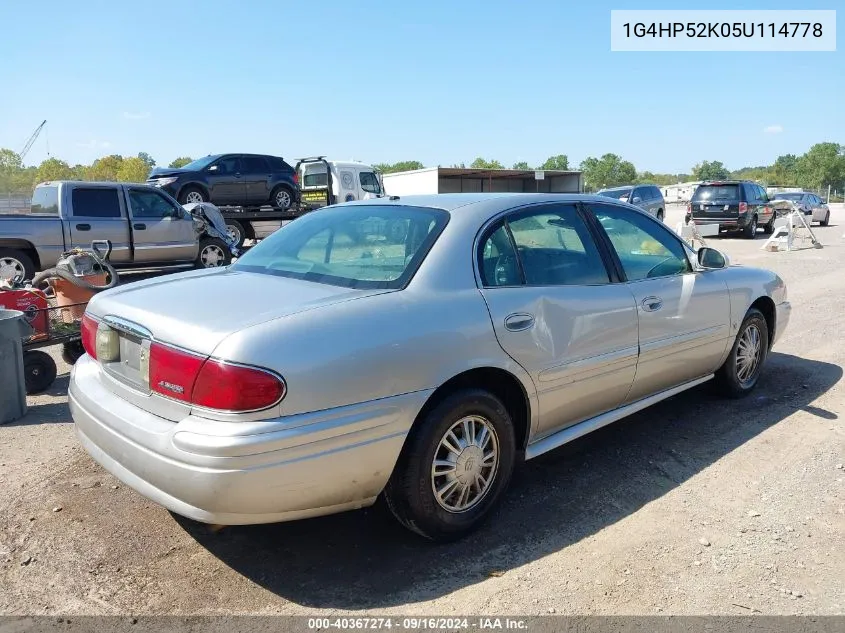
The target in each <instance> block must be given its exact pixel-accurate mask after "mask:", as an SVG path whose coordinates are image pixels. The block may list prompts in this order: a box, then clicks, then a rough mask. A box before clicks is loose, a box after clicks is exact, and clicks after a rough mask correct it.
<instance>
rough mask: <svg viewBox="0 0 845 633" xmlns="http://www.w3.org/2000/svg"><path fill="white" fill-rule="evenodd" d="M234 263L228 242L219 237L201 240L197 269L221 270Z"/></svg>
mask: <svg viewBox="0 0 845 633" xmlns="http://www.w3.org/2000/svg"><path fill="white" fill-rule="evenodd" d="M231 263H232V252H231V251H230V250H229V247H228V246H226V242H224V241H223V240H221V239H219V238H217V237H204V238H202V239H201V240H200V250H199V253H198V254H197V260H196V266H197V268H219V267H220V266H228V265H229V264H231Z"/></svg>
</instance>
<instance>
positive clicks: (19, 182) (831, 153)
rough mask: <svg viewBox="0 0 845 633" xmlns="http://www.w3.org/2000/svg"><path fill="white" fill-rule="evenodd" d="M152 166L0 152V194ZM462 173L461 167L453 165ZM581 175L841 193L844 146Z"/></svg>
mask: <svg viewBox="0 0 845 633" xmlns="http://www.w3.org/2000/svg"><path fill="white" fill-rule="evenodd" d="M191 160H192V159H191V158H190V157H188V156H182V157H179V158H177V159H175V160H173V161H171V162H170V164H169V165H168V166H169V167H182V166H184V165H186V164H188V163H189V162H191ZM155 166H156V161H155V160H154V159H153V158H152V157H151V156H150V155H149V154H148V153H146V152H139V153H138V154H137V155H136V156H120V155H119V154H112V155H110V156H104V157H102V158H98V159H97V160H95V161H94V162H93V163H91V164H90V165H80V164H77V165H73V166H71V165H69V164H68V163H66V162H65V161H63V160H60V159H58V158H48V159H47V160H45V161H43V162H42V163H41V164H40V165H38V166H37V167H35V166H30V167H23V165H22V162H21V158H20V156H18V155H17V154H16V153H15V152H13V151H12V150H9V149H0V191H2V192H6V191H13V192H21V193H23V192H26V191H31V190H32V188H33V187H34V186H35V185H36V184H37V183H39V182H44V181H47V180H89V181H90V180H104V181H114V182H143V181H144V180H146V179H147V175H148V174H149V173H150V170H151V169H152V168H153V167H155ZM373 167H375V168H376V169H377V170H378V171H381V172H382V173H386V174H389V173H393V172H398V171H409V170H413V169H423V168H424V167H425V165H424V164H423V163H422V162H420V161H417V160H405V161H399V162H397V163H392V164H391V163H378V164H375V165H373ZM452 167H462V168H466V164H464V163H461V164H459V165H457V164H456V165H452ZM469 167H470V168H473V169H504V168H505V164H504V163H502V162H500V161H498V160H488V159H486V158H483V157H478V158H476V159H475V160H474V161H472V162H471V163H470V164H469ZM512 169H536V170H551V169H559V170H564V171H565V170H570V169H572V167H570V165H569V158H568V157H567V155H566V154H557V155H554V156H550V157H549V158H547V159H546V161H545V162H543V163H542V164H540V165H537V166H536V167H531V166H530V165H529V164H528V163H527V162H525V161H520V162H517V163H514V164H513V166H512ZM578 170H580V171H582V172H584V181H585V187H586V189H587V191H596V190H598V189H602V188H604V187H614V186H617V185H627V184H653V185H657V186H666V185H672V184H676V183H679V182H688V181H693V180H719V179H726V178H738V179H744V180H753V181H755V182H758V183H761V184H763V185H766V186H772V185H780V186H795V187H803V188H805V189H826V188H827V187H828V186H830V187H831V189H833V190H835V191H837V192H841V191H843V190H845V145H840V144H839V143H832V142H826V143H817V144H815V145H813V146H812V147H811V148H810V149H809V150H807V152H806V153H804V154H802V155H801V156H796V155H795V154H786V155H783V156H778V157H777V159H776V160H775V161H774V163H772V164H771V165H762V166H758V167H743V168H742V169H737V170H734V171H730V170H728V169H727V168H726V167H725V166H724V164H723V163H722V162H721V161H707V160H704V161H701V162H700V163H698V164H696V165H695V166H693V167H692V169H691V170H690V172H689V173H678V174H661V173H653V172H650V171H637V169H636V167H635V166H634V164H633V163H631V162H630V161H627V160H625V159H623V158H622V157H621V156H618V155H617V154H604V155H603V156H600V157H593V156H590V157H587V158H585V159H584V160H583V161H581V163H580V164H579V165H578Z"/></svg>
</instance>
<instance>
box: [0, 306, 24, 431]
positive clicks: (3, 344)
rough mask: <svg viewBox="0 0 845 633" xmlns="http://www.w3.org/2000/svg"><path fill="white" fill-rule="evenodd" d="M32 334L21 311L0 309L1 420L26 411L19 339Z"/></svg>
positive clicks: (21, 352)
mask: <svg viewBox="0 0 845 633" xmlns="http://www.w3.org/2000/svg"><path fill="white" fill-rule="evenodd" d="M31 334H32V328H31V327H30V326H29V324H28V323H27V322H26V320H25V319H24V314H23V312H21V311H20V310H4V309H0V385H2V387H0V424H5V423H6V422H12V421H14V420H17V419H19V418H22V417H23V416H24V415H26V383H25V381H24V373H23V346H22V341H23V339H24V338H25V337H27V336H30V335H31Z"/></svg>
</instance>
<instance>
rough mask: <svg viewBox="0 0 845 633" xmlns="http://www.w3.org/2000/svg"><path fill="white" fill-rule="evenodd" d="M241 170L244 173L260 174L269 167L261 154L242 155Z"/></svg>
mask: <svg viewBox="0 0 845 633" xmlns="http://www.w3.org/2000/svg"><path fill="white" fill-rule="evenodd" d="M241 171H243V173H245V174H261V173H265V172H268V171H269V168H268V166H267V161H265V160H264V159H263V158H262V157H261V156H244V157H243V158H241Z"/></svg>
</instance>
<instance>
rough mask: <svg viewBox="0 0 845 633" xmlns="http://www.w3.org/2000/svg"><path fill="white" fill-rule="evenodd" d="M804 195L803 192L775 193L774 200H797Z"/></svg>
mask: <svg viewBox="0 0 845 633" xmlns="http://www.w3.org/2000/svg"><path fill="white" fill-rule="evenodd" d="M803 197H804V194H803V193H776V194H775V196H774V199H775V200H795V201H798V200H800V199H801V198H803Z"/></svg>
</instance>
